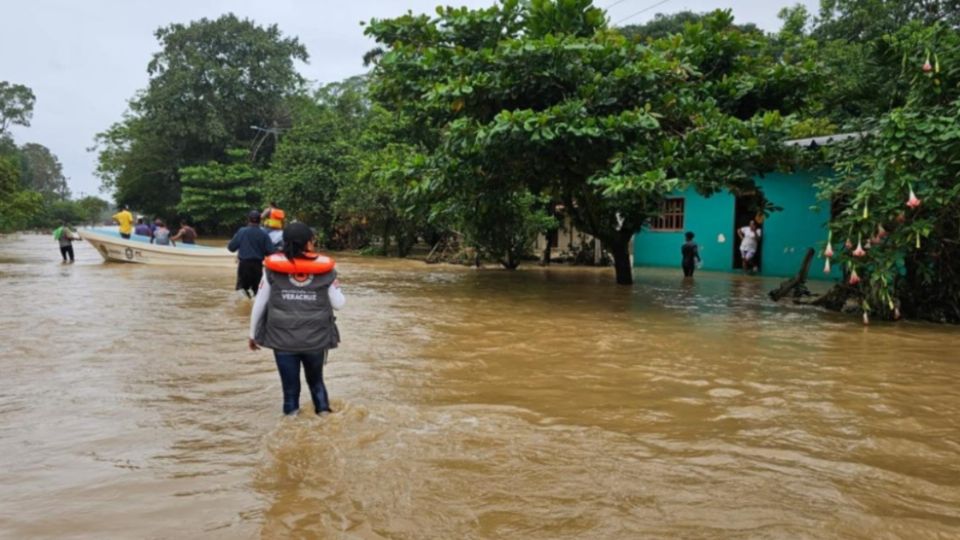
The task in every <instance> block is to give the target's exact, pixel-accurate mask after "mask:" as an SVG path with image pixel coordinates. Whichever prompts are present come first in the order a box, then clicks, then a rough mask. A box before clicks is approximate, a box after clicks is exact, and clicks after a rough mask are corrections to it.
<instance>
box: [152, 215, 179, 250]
mask: <svg viewBox="0 0 960 540" xmlns="http://www.w3.org/2000/svg"><path fill="white" fill-rule="evenodd" d="M153 224H154V225H155V227H154V228H153V236H152V237H150V243H151V244H157V245H158V246H171V245H172V246H174V247H176V245H177V243H176V242H174V241H173V238H171V237H170V229H168V228H167V224H166V223H165V222H164V221H163V220H162V219H160V218H157V219H156V220H154V222H153Z"/></svg>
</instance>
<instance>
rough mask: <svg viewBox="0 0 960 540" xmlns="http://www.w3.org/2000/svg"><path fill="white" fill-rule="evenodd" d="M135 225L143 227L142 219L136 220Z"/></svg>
mask: <svg viewBox="0 0 960 540" xmlns="http://www.w3.org/2000/svg"><path fill="white" fill-rule="evenodd" d="M137 225H143V218H142V217H140V218H137Z"/></svg>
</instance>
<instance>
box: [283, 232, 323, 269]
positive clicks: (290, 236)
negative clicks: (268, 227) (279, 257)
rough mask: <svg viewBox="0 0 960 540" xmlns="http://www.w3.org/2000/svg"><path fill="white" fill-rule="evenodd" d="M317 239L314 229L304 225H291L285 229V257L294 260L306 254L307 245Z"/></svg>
mask: <svg viewBox="0 0 960 540" xmlns="http://www.w3.org/2000/svg"><path fill="white" fill-rule="evenodd" d="M315 238H316V234H315V233H314V232H313V229H311V228H310V227H308V226H306V225H305V224H303V223H291V224H289V225H287V226H286V227H284V228H283V255H284V256H285V257H286V258H287V259H288V260H291V261H292V260H293V259H295V258H296V257H299V256H301V255H303V254H304V252H305V251H306V250H307V244H308V243H310V241H312V240H313V239H315Z"/></svg>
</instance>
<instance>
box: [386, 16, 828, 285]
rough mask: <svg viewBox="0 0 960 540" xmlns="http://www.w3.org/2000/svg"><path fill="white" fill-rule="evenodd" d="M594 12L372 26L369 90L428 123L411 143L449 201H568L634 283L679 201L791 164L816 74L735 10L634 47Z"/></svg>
mask: <svg viewBox="0 0 960 540" xmlns="http://www.w3.org/2000/svg"><path fill="white" fill-rule="evenodd" d="M594 9H595V8H593V7H592V6H591V5H590V3H589V2H566V1H556V2H546V1H545V2H534V3H524V4H520V3H519V2H517V1H509V0H508V1H504V2H502V3H501V4H499V5H498V6H494V7H492V8H488V9H482V10H472V11H471V10H466V9H451V8H445V9H439V10H438V14H439V16H438V18H436V19H430V18H428V17H425V16H419V17H415V16H413V15H406V16H404V17H400V18H397V19H392V20H386V21H381V20H374V21H372V22H371V23H370V25H369V26H368V28H367V33H368V34H370V35H372V36H373V37H374V38H375V39H377V41H378V42H379V43H380V44H381V46H383V47H385V48H386V49H385V50H386V52H385V53H384V55H383V56H381V57H380V58H379V60H378V61H377V66H376V68H375V70H374V73H373V84H372V86H373V93H374V96H375V97H376V98H377V99H378V100H379V101H380V102H381V103H383V104H384V106H385V107H387V108H388V109H390V110H392V111H400V112H402V113H404V114H405V115H408V116H409V117H410V118H411V120H412V121H411V123H412V124H413V125H416V126H421V128H420V130H419V131H417V132H415V135H416V137H415V138H414V141H415V142H416V143H417V144H419V145H421V146H422V147H423V148H424V150H425V151H426V152H427V153H428V154H429V155H430V157H431V160H432V163H433V165H434V167H436V169H437V171H438V172H437V174H436V175H435V178H436V179H437V181H436V185H437V187H436V189H438V190H439V191H440V192H441V193H445V194H446V196H447V197H448V198H449V199H450V200H454V201H456V200H464V199H466V198H468V197H471V196H477V195H479V196H485V197H490V198H491V200H492V201H497V200H503V199H504V198H509V197H515V196H521V197H522V196H523V194H524V193H525V192H529V193H530V194H532V195H534V196H536V197H541V196H543V197H546V198H549V199H550V200H553V201H557V202H562V203H563V204H564V206H565V207H566V208H567V209H568V211H569V212H570V214H571V217H572V218H573V220H574V222H575V224H576V225H577V226H578V228H580V229H581V230H584V231H586V232H588V233H590V234H592V235H594V236H596V237H597V238H599V239H600V240H601V241H602V242H603V243H604V245H605V246H606V247H607V249H609V250H610V251H611V253H612V254H613V256H614V261H615V267H616V277H617V282H618V283H623V284H629V283H631V282H632V276H631V268H630V262H629V252H628V249H629V242H630V240H631V239H632V237H633V235H634V234H635V233H636V232H638V231H640V230H641V229H642V228H643V227H644V225H645V223H646V222H647V220H648V219H649V218H650V217H652V216H655V215H656V214H657V212H658V209H659V205H660V202H661V201H662V200H663V198H664V197H665V196H666V195H667V194H668V193H670V192H671V191H673V190H674V189H676V188H678V187H683V186H685V185H690V186H693V187H695V188H696V189H697V190H699V191H700V192H701V193H703V194H710V193H713V192H716V191H718V190H721V189H731V190H738V189H746V188H751V187H752V177H753V176H754V175H756V174H761V173H763V172H764V171H768V170H771V169H773V168H774V167H776V166H777V165H778V164H779V163H780V161H779V158H780V157H782V156H781V155H782V154H783V150H782V147H781V144H780V141H781V140H782V138H783V135H784V133H785V129H786V127H787V126H786V125H785V122H784V121H783V119H782V117H781V115H780V114H779V112H778V111H780V110H783V111H786V112H790V111H793V110H795V109H799V108H801V107H803V106H804V105H805V97H806V95H807V88H808V86H809V84H810V83H811V81H813V80H814V79H815V77H814V75H815V74H816V68H817V65H816V64H815V62H813V61H811V60H810V59H808V58H802V57H799V56H797V57H793V56H789V55H786V54H784V53H783V52H782V51H780V52H779V53H778V55H777V56H774V55H773V53H772V52H771V50H770V49H769V44H768V41H767V40H766V38H765V36H763V35H761V34H759V33H749V32H743V31H741V30H740V29H738V28H736V27H735V26H734V25H733V21H732V18H731V17H730V15H729V13H724V12H717V13H714V14H711V15H710V16H709V17H706V18H704V19H703V20H702V21H700V22H698V23H696V24H691V25H687V26H686V27H685V29H684V33H683V34H682V35H680V36H673V37H668V38H663V39H659V40H655V41H653V42H651V43H650V44H633V43H630V42H629V41H628V40H626V38H624V37H623V36H622V35H621V34H620V33H619V32H613V31H608V30H607V29H605V28H603V26H602V24H603V22H602V21H603V19H602V17H601V18H599V19H598V18H596V17H593V16H591V14H592V13H594V11H593V10H594ZM556 10H561V11H565V12H567V13H565V14H564V15H563V16H557V15H556V14H555V13H554V11H556ZM544 20H562V21H564V22H565V24H566V26H563V25H561V26H559V27H556V28H554V27H552V26H550V25H548V24H542V21H544ZM570 21H578V24H579V25H580V26H579V27H577V26H570V25H569V24H567V23H569V22H570ZM477 183H479V186H480V187H475V186H474V184H477ZM504 206H505V207H509V206H512V205H504ZM483 215H492V214H484V213H481V214H479V216H483ZM464 219H472V217H471V215H469V214H467V215H465V216H464ZM501 219H502V217H501ZM504 247H506V246H504ZM500 251H501V252H502V251H503V249H501V250H500Z"/></svg>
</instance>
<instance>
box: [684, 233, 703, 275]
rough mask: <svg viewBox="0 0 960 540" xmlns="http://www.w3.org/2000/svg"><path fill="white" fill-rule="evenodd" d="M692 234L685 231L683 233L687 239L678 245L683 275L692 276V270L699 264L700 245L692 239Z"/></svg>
mask: <svg viewBox="0 0 960 540" xmlns="http://www.w3.org/2000/svg"><path fill="white" fill-rule="evenodd" d="M694 236H695V235H694V234H693V232H692V231H687V233H686V234H684V237H685V238H686V239H687V241H686V242H684V244H683V245H682V246H680V255H681V256H682V261H681V263H680V266H681V267H682V268H683V276H684V277H693V271H694V270H695V269H696V268H697V266H698V265H699V264H700V246H698V245H697V243H696V242H694V241H693V238H694Z"/></svg>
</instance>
